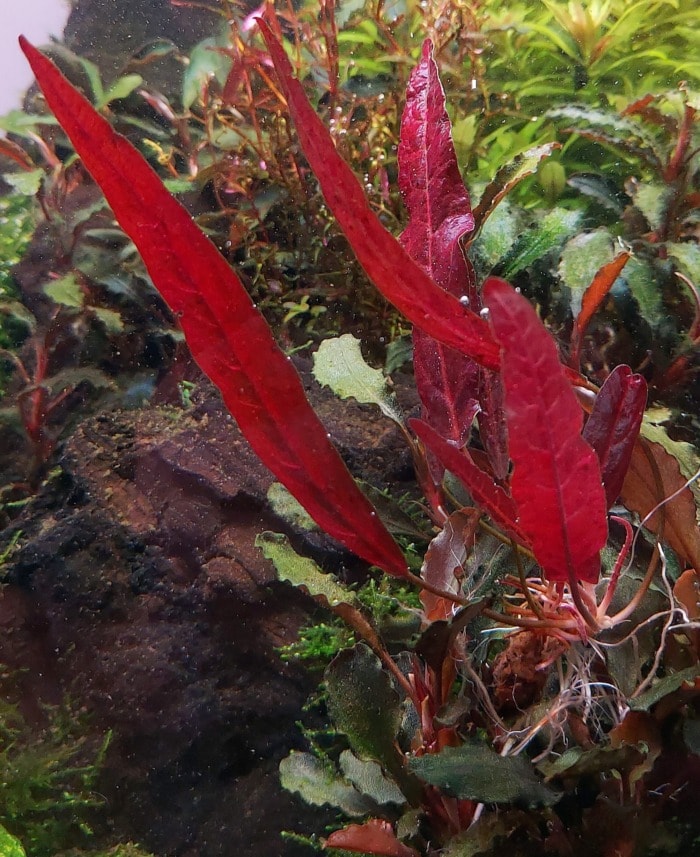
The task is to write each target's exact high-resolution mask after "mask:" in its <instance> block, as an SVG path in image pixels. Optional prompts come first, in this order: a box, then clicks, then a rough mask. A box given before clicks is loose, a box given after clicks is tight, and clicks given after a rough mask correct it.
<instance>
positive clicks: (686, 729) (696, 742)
mask: <svg viewBox="0 0 700 857" xmlns="http://www.w3.org/2000/svg"><path fill="white" fill-rule="evenodd" d="M683 741H684V742H685V746H686V747H687V748H688V749H689V750H690V752H691V753H693V754H694V755H695V756H700V720H689V719H686V720H684V721H683Z"/></svg>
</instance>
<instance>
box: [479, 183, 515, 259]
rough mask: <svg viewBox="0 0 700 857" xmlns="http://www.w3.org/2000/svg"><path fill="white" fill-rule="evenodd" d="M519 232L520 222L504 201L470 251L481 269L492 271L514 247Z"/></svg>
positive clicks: (482, 229)
mask: <svg viewBox="0 0 700 857" xmlns="http://www.w3.org/2000/svg"><path fill="white" fill-rule="evenodd" d="M519 231H520V223H519V220H518V218H517V216H516V215H515V213H514V212H513V209H512V208H511V206H510V205H509V204H508V202H507V201H505V200H504V201H503V202H501V203H500V205H499V206H498V207H497V208H496V209H495V210H494V211H493V212H492V213H491V215H490V217H489V219H488V220H487V221H486V223H484V225H483V226H482V227H481V230H480V232H479V234H478V236H477V237H476V238H475V239H474V242H473V243H472V244H471V247H470V251H471V252H472V253H474V254H476V256H477V258H478V260H479V264H480V267H482V268H483V269H484V270H485V271H487V272H488V271H491V270H492V268H494V267H495V265H496V264H497V263H498V262H500V261H501V259H503V258H504V257H505V255H506V253H508V251H509V250H510V249H511V248H512V247H513V244H515V240H516V238H517V236H518V233H519Z"/></svg>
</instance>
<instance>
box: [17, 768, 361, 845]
mask: <svg viewBox="0 0 700 857" xmlns="http://www.w3.org/2000/svg"><path fill="white" fill-rule="evenodd" d="M280 783H281V784H282V788H284V789H286V790H287V791H288V792H295V793H296V794H298V795H300V796H301V797H302V798H303V799H304V800H305V801H306V803H308V804H311V805H312V806H334V807H337V808H338V809H339V810H341V811H342V812H344V813H345V815H349V816H350V817H351V818H353V817H354V818H357V817H360V816H363V815H368V814H369V813H371V812H374V811H376V804H375V802H374V801H373V800H370V799H369V798H367V797H365V796H364V795H362V794H360V792H358V791H357V790H356V789H355V788H354V787H353V786H352V785H351V784H350V783H349V782H348V781H347V780H345V779H343V777H341V776H340V775H339V774H338V773H337V772H336V771H334V770H333V767H332V766H331V765H330V764H329V763H327V762H323V761H321V759H319V758H318V757H317V756H312V755H311V753H295V752H294V751H292V752H291V753H290V754H289V756H287V758H286V759H282V761H281V762H280ZM0 857H2V855H1V854H0Z"/></svg>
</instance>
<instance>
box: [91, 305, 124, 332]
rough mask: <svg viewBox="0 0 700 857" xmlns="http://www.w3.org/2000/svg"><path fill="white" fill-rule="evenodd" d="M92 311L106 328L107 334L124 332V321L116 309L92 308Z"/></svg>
mask: <svg viewBox="0 0 700 857" xmlns="http://www.w3.org/2000/svg"><path fill="white" fill-rule="evenodd" d="M92 311H93V312H94V313H95V315H96V316H97V318H98V319H99V320H100V321H101V322H102V324H103V325H104V326H105V329H106V331H107V333H121V332H122V331H123V330H124V319H123V318H122V317H121V315H120V314H119V313H118V312H117V311H116V310H114V309H107V308H106V307H99V306H97V307H92Z"/></svg>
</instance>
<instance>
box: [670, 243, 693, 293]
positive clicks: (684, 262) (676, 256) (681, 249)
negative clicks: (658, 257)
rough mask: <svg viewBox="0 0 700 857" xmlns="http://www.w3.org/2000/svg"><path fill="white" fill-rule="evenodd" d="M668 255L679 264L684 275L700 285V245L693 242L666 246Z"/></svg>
mask: <svg viewBox="0 0 700 857" xmlns="http://www.w3.org/2000/svg"><path fill="white" fill-rule="evenodd" d="M666 250H667V251H668V255H669V256H670V257H671V258H672V259H673V260H674V261H675V262H676V263H677V265H678V268H679V269H680V272H681V273H682V274H685V275H686V277H687V278H688V279H689V280H690V281H691V282H692V283H695V284H696V285H697V284H699V283H700V245H698V244H696V243H695V242H693V241H688V242H686V243H683V244H673V243H668V244H666Z"/></svg>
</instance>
